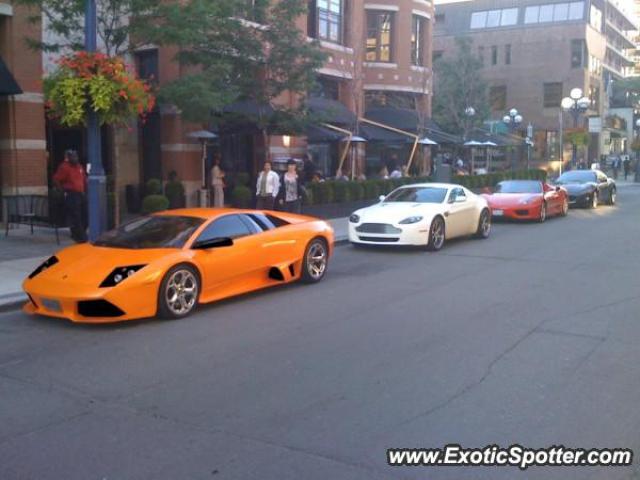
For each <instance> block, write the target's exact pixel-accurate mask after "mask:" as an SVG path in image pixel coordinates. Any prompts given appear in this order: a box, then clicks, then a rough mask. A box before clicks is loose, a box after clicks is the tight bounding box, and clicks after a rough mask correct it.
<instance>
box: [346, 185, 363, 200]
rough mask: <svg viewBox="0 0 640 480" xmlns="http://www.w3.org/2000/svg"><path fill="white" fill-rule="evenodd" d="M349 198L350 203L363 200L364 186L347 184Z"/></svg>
mask: <svg viewBox="0 0 640 480" xmlns="http://www.w3.org/2000/svg"><path fill="white" fill-rule="evenodd" d="M349 196H350V197H351V201H352V202H357V201H358V200H362V199H363V198H364V186H363V185H362V182H350V183H349Z"/></svg>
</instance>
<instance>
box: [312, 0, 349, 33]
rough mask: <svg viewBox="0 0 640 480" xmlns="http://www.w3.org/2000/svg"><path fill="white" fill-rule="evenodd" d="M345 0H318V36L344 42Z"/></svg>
mask: <svg viewBox="0 0 640 480" xmlns="http://www.w3.org/2000/svg"><path fill="white" fill-rule="evenodd" d="M343 3H344V0H317V2H316V6H317V13H316V16H317V19H318V25H317V36H318V38H320V39H322V40H327V41H329V42H333V43H342V31H343V28H342V24H343V16H344V15H343V13H344V12H343Z"/></svg>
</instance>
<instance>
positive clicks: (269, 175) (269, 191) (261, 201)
mask: <svg viewBox="0 0 640 480" xmlns="http://www.w3.org/2000/svg"><path fill="white" fill-rule="evenodd" d="M279 190H280V177H278V174H277V173H276V172H274V171H273V170H272V169H271V161H270V160H267V161H266V162H264V166H263V167H262V171H261V172H260V175H258V181H257V183H256V208H257V209H258V210H273V207H274V202H275V199H276V197H277V196H278V191H279Z"/></svg>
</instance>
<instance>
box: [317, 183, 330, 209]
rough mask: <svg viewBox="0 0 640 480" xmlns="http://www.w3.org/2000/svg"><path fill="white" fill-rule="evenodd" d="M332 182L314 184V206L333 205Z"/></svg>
mask: <svg viewBox="0 0 640 480" xmlns="http://www.w3.org/2000/svg"><path fill="white" fill-rule="evenodd" d="M333 184H334V182H321V183H317V184H315V188H314V190H313V199H314V200H315V202H316V204H325V203H333V201H334V190H333Z"/></svg>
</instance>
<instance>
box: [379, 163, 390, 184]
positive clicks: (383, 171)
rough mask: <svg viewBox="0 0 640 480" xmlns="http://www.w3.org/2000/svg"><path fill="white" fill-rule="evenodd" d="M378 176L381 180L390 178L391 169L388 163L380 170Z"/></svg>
mask: <svg viewBox="0 0 640 480" xmlns="http://www.w3.org/2000/svg"><path fill="white" fill-rule="evenodd" d="M378 177H379V178H380V179H381V180H387V179H388V178H389V169H388V168H387V166H386V165H383V166H382V168H381V169H380V171H379V172H378Z"/></svg>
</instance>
